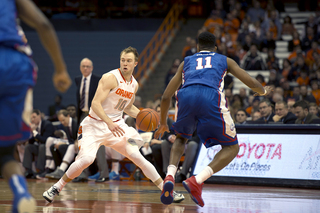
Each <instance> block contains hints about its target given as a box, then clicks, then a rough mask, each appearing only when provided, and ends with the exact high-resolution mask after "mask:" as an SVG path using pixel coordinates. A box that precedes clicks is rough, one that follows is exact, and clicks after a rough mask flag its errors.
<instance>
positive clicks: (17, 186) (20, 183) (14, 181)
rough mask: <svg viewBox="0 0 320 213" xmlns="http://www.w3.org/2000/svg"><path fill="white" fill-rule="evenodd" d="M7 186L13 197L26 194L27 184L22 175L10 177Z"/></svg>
mask: <svg viewBox="0 0 320 213" xmlns="http://www.w3.org/2000/svg"><path fill="white" fill-rule="evenodd" d="M9 185H10V188H11V189H12V192H13V194H14V196H19V195H21V194H25V193H28V188H27V182H26V179H25V178H24V177H23V176H22V175H12V176H11V178H10V179H9Z"/></svg>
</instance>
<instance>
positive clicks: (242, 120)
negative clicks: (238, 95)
mask: <svg viewBox="0 0 320 213" xmlns="http://www.w3.org/2000/svg"><path fill="white" fill-rule="evenodd" d="M246 123H247V113H246V111H245V110H244V109H239V110H238V111H237V113H236V124H246Z"/></svg>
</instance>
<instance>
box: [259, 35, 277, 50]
mask: <svg viewBox="0 0 320 213" xmlns="http://www.w3.org/2000/svg"><path fill="white" fill-rule="evenodd" d="M260 46H261V50H262V52H265V53H266V52H268V50H269V49H273V50H275V49H276V41H275V40H274V38H273V37H272V33H271V32H269V31H267V32H266V37H265V38H264V39H263V40H262V41H261V43H260Z"/></svg>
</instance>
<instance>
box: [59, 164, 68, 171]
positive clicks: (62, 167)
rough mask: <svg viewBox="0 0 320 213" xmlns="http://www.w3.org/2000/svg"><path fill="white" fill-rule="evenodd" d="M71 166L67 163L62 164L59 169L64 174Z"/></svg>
mask: <svg viewBox="0 0 320 213" xmlns="http://www.w3.org/2000/svg"><path fill="white" fill-rule="evenodd" d="M68 166H69V164H67V163H66V162H62V163H61V165H60V167H59V169H60V170H62V171H63V172H65V171H66V170H67V168H68Z"/></svg>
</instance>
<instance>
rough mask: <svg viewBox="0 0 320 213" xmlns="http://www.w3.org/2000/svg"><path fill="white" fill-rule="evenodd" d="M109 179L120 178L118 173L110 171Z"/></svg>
mask: <svg viewBox="0 0 320 213" xmlns="http://www.w3.org/2000/svg"><path fill="white" fill-rule="evenodd" d="M109 179H110V180H120V175H119V174H117V173H115V172H114V171H113V172H110V174H109Z"/></svg>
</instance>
